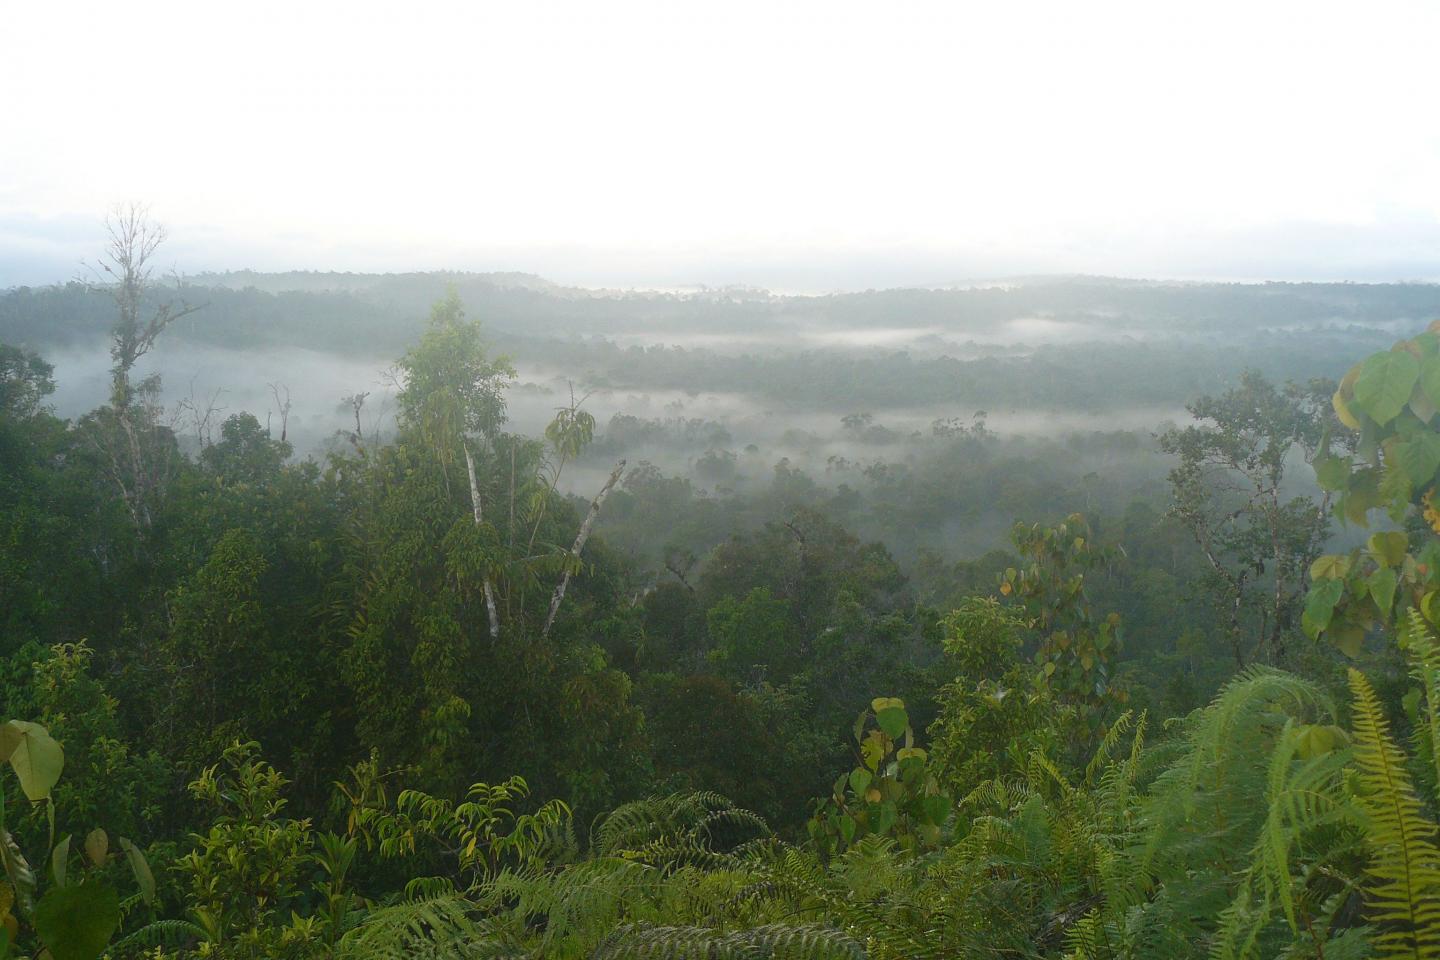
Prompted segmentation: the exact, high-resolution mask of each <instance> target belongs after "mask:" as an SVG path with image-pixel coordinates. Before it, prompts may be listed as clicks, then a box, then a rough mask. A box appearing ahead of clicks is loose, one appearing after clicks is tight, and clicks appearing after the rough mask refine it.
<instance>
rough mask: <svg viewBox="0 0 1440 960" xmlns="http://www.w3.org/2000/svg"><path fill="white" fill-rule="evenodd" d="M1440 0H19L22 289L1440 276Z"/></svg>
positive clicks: (4, 110) (12, 11) (0, 72)
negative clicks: (154, 280) (168, 281)
mask: <svg viewBox="0 0 1440 960" xmlns="http://www.w3.org/2000/svg"><path fill="white" fill-rule="evenodd" d="M1437 49H1440V4H1437V3H1434V2H1433V0H1427V2H1390V0H1367V2H1364V3H1358V2H1354V0H1349V2H1345V3H1327V2H1316V0H1308V2H1294V3H1292V2H1265V0H1246V2H1229V0H1206V2H1194V3H1174V2H1165V0H1144V2H1134V3H1128V2H1103V0H1090V2H1075V0H1059V2H1020V0H988V2H968V0H967V2H948V3H929V2H905V0H890V2H869V3H849V2H844V0H824V2H787V0H765V2H758V3H754V2H748V0H724V2H714V3H698V2H685V0H668V2H653V3H650V2H633V0H588V2H522V3H486V2H469V3H425V2H400V0H386V2H383V3H372V2H364V0H346V2H337V3H329V2H323V3H322V2H310V0H288V2H263V0H259V2H257V0H247V2H245V3H209V2H196V0H186V2H175V3H167V2H149V0H135V2H128V3H115V2H109V0H107V2H94V3H83V4H81V3H72V2H64V0H0V131H3V132H0V286H3V285H5V284H7V283H18V282H43V281H48V280H55V279H63V278H65V277H67V276H70V275H73V274H74V273H75V268H74V265H75V263H76V261H78V260H79V259H80V258H81V257H83V256H84V255H86V254H87V253H91V252H94V251H96V250H98V247H99V245H100V228H99V221H100V218H101V217H102V216H103V213H104V211H105V210H106V209H107V208H109V207H110V206H111V205H113V204H114V203H115V202H116V201H119V200H131V199H136V200H142V201H146V202H149V203H150V204H151V206H152V209H153V211H154V212H155V214H156V216H157V217H158V218H159V219H161V220H163V221H165V222H166V223H168V224H169V226H170V230H171V235H172V237H173V238H174V240H173V242H172V244H171V251H170V252H171V256H172V257H173V258H174V259H175V261H176V264H177V266H179V267H180V268H181V269H182V270H196V269H210V268H239V267H246V266H253V267H257V268H269V269H275V268H289V267H294V268H306V269H330V268H337V269H395V270H400V269H425V268H437V267H449V268H465V269H482V270H487V269H518V270H526V271H532V272H539V273H543V274H546V275H548V276H550V277H551V278H553V279H556V280H561V281H569V282H580V283H587V284H601V283H613V284H623V285H629V284H676V283H683V282H689V281H703V282H709V283H717V282H718V283H724V282H730V281H735V282H748V283H759V284H768V285H774V286H779V287H787V286H789V287H792V288H802V287H803V288H826V289H833V288H846V287H850V288H853V287H865V286H872V285H874V286H879V285H885V284H889V283H899V282H945V281H951V280H958V279H962V278H966V277H981V276H994V275H997V274H1013V273H1028V272H1055V271H1083V272H1095V273H1110V274H1124V275H1132V276H1134V275H1147V276H1176V277H1202V276H1224V277H1250V278H1253V277H1262V276H1272V277H1295V278H1300V277H1333V278H1354V279H1400V278H1414V277H1427V278H1429V277H1440V121H1437V116H1440V114H1437V97H1436V94H1437V92H1440V73H1437V70H1436V65H1435V64H1436V60H1435V51H1436V50H1437Z"/></svg>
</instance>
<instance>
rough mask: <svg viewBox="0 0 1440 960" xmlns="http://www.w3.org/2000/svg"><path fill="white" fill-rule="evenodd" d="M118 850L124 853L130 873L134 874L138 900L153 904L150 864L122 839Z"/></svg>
mask: <svg viewBox="0 0 1440 960" xmlns="http://www.w3.org/2000/svg"><path fill="white" fill-rule="evenodd" d="M120 849H121V850H124V851H125V859H126V860H127V861H129V863H130V872H131V873H133V874H135V882H136V883H137V884H139V886H140V899H142V900H144V901H145V902H146V903H154V902H155V874H153V873H151V872H150V862H149V861H148V860H146V859H145V854H143V853H141V852H140V848H139V847H137V846H135V844H133V843H131V842H130V841H129V840H126V839H125V838H124V837H121V838H120Z"/></svg>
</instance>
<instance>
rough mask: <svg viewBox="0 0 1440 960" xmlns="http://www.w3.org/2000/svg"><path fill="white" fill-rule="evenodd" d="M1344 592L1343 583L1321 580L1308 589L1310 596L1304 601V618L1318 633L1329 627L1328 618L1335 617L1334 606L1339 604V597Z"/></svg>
mask: <svg viewBox="0 0 1440 960" xmlns="http://www.w3.org/2000/svg"><path fill="white" fill-rule="evenodd" d="M1344 592H1345V581H1343V580H1322V581H1320V582H1319V583H1316V584H1315V585H1314V586H1313V587H1311V588H1310V596H1309V598H1308V599H1307V600H1306V601H1305V618H1306V619H1307V620H1309V621H1310V624H1311V625H1312V626H1313V627H1314V628H1315V632H1316V633H1319V632H1321V631H1323V630H1324V629H1325V628H1326V627H1328V626H1330V618H1331V617H1333V616H1334V615H1335V604H1337V603H1339V602H1340V595H1341V594H1343V593H1344Z"/></svg>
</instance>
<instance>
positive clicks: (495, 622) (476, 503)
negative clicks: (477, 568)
mask: <svg viewBox="0 0 1440 960" xmlns="http://www.w3.org/2000/svg"><path fill="white" fill-rule="evenodd" d="M461 446H463V447H464V448H465V469H466V470H467V471H469V473H470V507H471V509H472V510H474V512H475V526H477V527H478V526H480V523H481V520H480V484H478V483H477V482H476V481H475V458H474V457H472V456H470V444H468V443H464V442H463V441H462V442H461ZM484 590H485V612H486V613H487V614H489V615H490V639H491V640H499V639H500V614H499V612H498V611H497V610H496V609H495V591H494V589H493V588H492V587H491V586H490V577H489V576H486V577H485V585H484Z"/></svg>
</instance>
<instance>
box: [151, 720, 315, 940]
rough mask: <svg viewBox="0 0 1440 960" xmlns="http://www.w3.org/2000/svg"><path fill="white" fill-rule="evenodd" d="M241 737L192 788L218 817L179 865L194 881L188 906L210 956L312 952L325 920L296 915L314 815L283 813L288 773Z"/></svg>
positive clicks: (310, 854) (310, 849)
mask: <svg viewBox="0 0 1440 960" xmlns="http://www.w3.org/2000/svg"><path fill="white" fill-rule="evenodd" d="M258 750H259V746H258V744H255V743H253V742H252V743H240V742H238V741H237V742H235V743H233V744H231V746H230V747H228V748H227V749H226V750H225V753H224V757H223V760H222V763H221V764H217V765H214V766H210V767H206V768H205V770H204V771H203V772H202V773H201V775H200V776H199V777H198V778H197V779H196V780H195V781H194V782H192V783H191V784H190V793H191V795H192V796H194V797H195V799H196V800H198V801H199V802H200V803H201V804H203V805H204V806H205V807H207V808H208V809H209V810H210V811H211V812H212V815H213V817H214V819H213V820H212V821H211V824H210V828H209V830H207V831H206V832H205V833H203V834H199V835H196V836H195V838H194V841H195V849H194V850H193V851H191V852H190V853H188V854H186V855H185V856H184V857H182V858H181V859H180V862H179V864H178V868H179V869H180V870H181V872H182V873H183V874H184V875H185V876H186V878H187V879H188V881H189V887H190V891H189V897H188V903H187V906H188V910H189V913H190V914H191V915H192V917H193V918H194V921H195V924H196V925H197V926H198V927H199V928H200V929H202V930H203V931H204V937H205V940H206V941H207V942H208V943H209V944H210V945H211V954H210V955H212V956H221V957H226V958H231V957H233V958H254V960H260V958H283V957H306V956H311V955H312V954H314V953H315V952H316V951H317V950H318V949H319V946H320V944H321V942H322V934H323V931H322V929H321V928H320V925H319V923H317V922H315V921H314V920H309V919H304V918H301V917H300V916H298V915H295V914H293V913H292V909H293V908H294V907H295V906H296V905H298V903H299V902H300V899H301V897H302V895H303V894H304V892H305V889H304V888H305V879H306V876H307V875H308V873H309V868H310V865H311V863H312V862H313V858H314V853H313V847H314V843H315V838H314V833H313V831H312V829H311V826H310V821H309V820H308V819H304V820H292V819H289V818H287V817H284V816H282V814H283V812H284V809H285V805H286V800H285V798H284V796H283V790H284V787H285V783H286V781H285V778H284V777H282V776H281V775H280V774H279V773H278V772H277V771H276V770H275V769H274V768H273V767H271V766H270V765H269V764H267V763H265V762H264V761H263V760H261V759H259V758H258V756H257V754H258Z"/></svg>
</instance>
